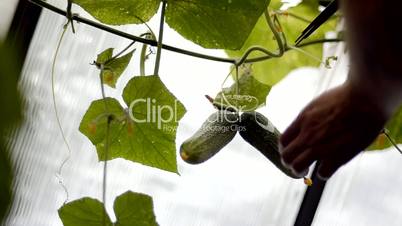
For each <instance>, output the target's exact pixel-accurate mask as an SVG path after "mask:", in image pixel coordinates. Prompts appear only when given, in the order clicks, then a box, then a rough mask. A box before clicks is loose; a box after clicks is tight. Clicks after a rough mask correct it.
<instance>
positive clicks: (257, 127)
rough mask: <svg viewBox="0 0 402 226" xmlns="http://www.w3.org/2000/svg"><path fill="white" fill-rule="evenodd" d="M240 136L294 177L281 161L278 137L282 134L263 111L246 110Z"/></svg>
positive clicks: (242, 119) (242, 118)
mask: <svg viewBox="0 0 402 226" xmlns="http://www.w3.org/2000/svg"><path fill="white" fill-rule="evenodd" d="M239 126H240V127H239V128H241V129H240V131H239V133H240V136H241V137H243V139H244V140H245V141H247V142H248V143H249V144H251V145H252V146H253V147H254V148H256V149H257V150H258V151H260V152H261V153H262V154H263V155H264V156H265V157H267V158H268V159H269V160H270V161H271V162H272V163H273V164H274V165H275V166H276V167H277V168H278V169H280V170H281V171H282V172H283V173H284V174H286V175H287V176H289V177H292V178H295V179H297V178H299V177H297V176H295V175H294V174H293V173H292V171H291V170H289V169H288V168H286V167H285V166H284V165H282V163H281V156H280V154H279V150H278V139H279V136H280V135H281V134H280V132H279V131H278V130H277V129H276V128H275V126H274V125H273V124H272V123H271V122H270V121H269V120H268V119H267V118H266V117H265V116H264V115H262V114H261V113H258V112H255V111H253V112H244V113H243V114H242V115H241V117H240V123H239Z"/></svg>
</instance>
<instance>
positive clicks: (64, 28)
mask: <svg viewBox="0 0 402 226" xmlns="http://www.w3.org/2000/svg"><path fill="white" fill-rule="evenodd" d="M68 24H69V22H67V24H65V25H64V26H63V31H62V33H61V36H60V39H59V42H58V43H57V47H56V52H55V54H54V57H53V63H52V72H51V77H52V79H51V80H52V82H51V83H52V100H53V110H54V113H55V116H56V121H57V126H58V127H59V131H60V134H61V137H62V138H63V142H64V144H65V145H66V148H67V151H68V154H67V157H66V158H65V159H64V160H63V162H62V163H61V165H60V167H59V169H58V171H57V175H56V177H57V178H58V180H59V184H60V186H61V187H62V188H63V190H64V192H65V194H66V199H65V201H64V203H66V202H67V201H68V196H69V195H68V191H67V188H66V186H65V185H64V183H63V180H62V178H61V173H62V170H63V168H64V165H65V164H66V163H67V161H68V160H69V159H70V156H71V148H70V145H69V143H68V141H67V137H66V134H65V133H64V129H63V127H62V125H61V120H60V116H59V112H58V110H57V109H58V108H57V101H56V93H55V74H56V73H55V69H56V61H57V56H58V55H59V52H60V47H61V44H62V42H63V39H64V36H65V34H66V32H67V29H68Z"/></svg>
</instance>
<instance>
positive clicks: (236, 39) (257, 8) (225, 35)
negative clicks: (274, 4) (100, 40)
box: [73, 0, 267, 50]
mask: <svg viewBox="0 0 402 226" xmlns="http://www.w3.org/2000/svg"><path fill="white" fill-rule="evenodd" d="M73 2H74V3H76V4H78V5H79V6H81V7H82V8H83V9H85V10H86V11H87V12H88V13H89V14H91V15H92V16H93V17H95V18H96V19H97V20H99V21H100V22H102V23H105V24H110V25H123V24H139V23H142V22H146V21H148V20H149V19H150V18H151V17H152V16H153V15H155V13H156V12H157V10H158V7H159V4H160V2H161V1H160V0H97V1H93V0H73ZM167 2H168V4H167V8H166V22H167V23H168V24H169V26H171V27H172V28H173V29H175V30H176V31H177V32H179V33H180V34H181V35H182V36H183V37H185V38H187V39H189V40H191V41H193V42H194V43H197V44H199V45H201V46H203V47H205V48H220V49H233V50H235V49H240V47H241V46H242V45H243V43H244V41H245V40H246V39H247V37H248V35H249V33H250V31H251V30H252V29H253V27H254V25H255V23H256V22H257V20H258V18H259V16H260V15H261V14H262V12H263V10H264V9H265V7H266V4H267V1H266V0H191V1H188V0H167Z"/></svg>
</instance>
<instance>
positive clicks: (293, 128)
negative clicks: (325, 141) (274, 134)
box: [279, 114, 302, 147]
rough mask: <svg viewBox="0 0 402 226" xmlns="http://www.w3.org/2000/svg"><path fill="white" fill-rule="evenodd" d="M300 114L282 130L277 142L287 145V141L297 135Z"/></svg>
mask: <svg viewBox="0 0 402 226" xmlns="http://www.w3.org/2000/svg"><path fill="white" fill-rule="evenodd" d="M301 118H302V116H301V114H299V116H297V118H296V119H295V120H294V121H293V122H292V124H290V126H289V127H288V128H287V129H286V130H285V132H283V134H282V136H281V137H280V139H279V143H280V144H281V145H282V146H283V147H286V146H287V145H289V143H290V142H291V141H292V140H293V139H295V138H296V137H297V135H298V134H299V132H300V127H301V121H302V120H301Z"/></svg>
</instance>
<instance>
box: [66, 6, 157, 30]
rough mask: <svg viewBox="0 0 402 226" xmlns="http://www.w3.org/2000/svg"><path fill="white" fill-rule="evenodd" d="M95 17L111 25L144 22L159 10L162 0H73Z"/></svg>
mask: <svg viewBox="0 0 402 226" xmlns="http://www.w3.org/2000/svg"><path fill="white" fill-rule="evenodd" d="M72 2H73V3H75V4H77V5H79V6H80V7H82V8H83V9H84V10H85V11H87V12H88V13H89V14H91V15H92V16H93V17H94V18H95V19H97V20H99V21H100V22H102V23H105V24H110V25H124V24H142V23H143V22H147V21H149V20H150V19H151V18H152V17H153V16H154V15H155V14H156V12H157V11H158V8H159V4H160V0H96V1H94V0H72Z"/></svg>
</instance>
